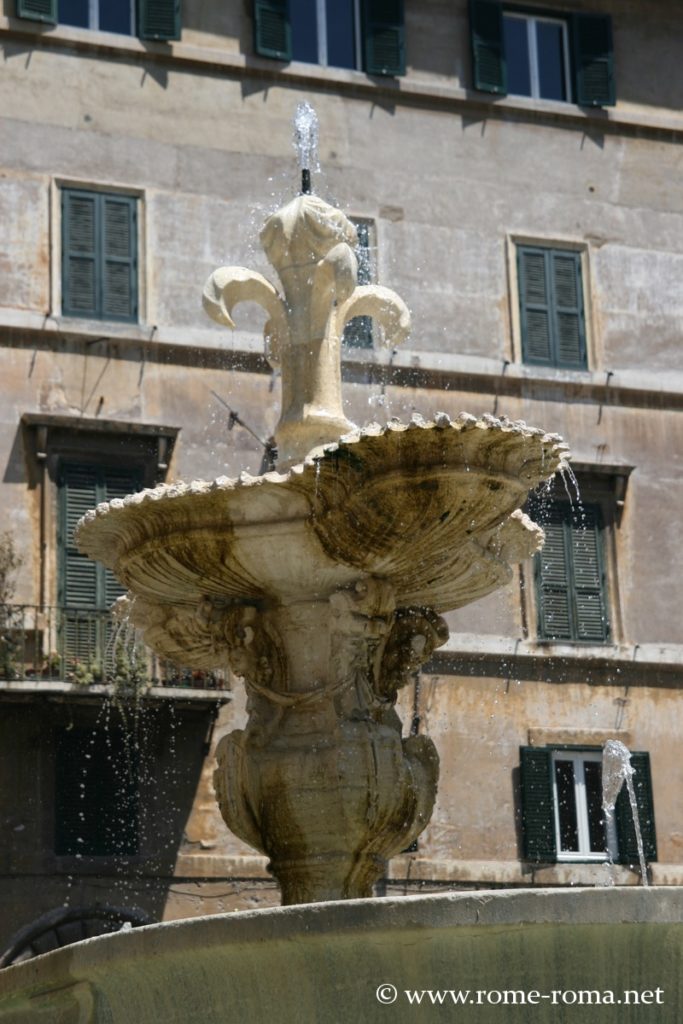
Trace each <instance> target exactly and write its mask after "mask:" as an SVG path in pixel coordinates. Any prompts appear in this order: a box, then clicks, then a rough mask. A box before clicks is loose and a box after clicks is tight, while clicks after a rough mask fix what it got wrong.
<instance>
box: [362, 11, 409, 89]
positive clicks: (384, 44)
mask: <svg viewBox="0 0 683 1024" xmlns="http://www.w3.org/2000/svg"><path fill="white" fill-rule="evenodd" d="M362 24H363V54H364V58H365V71H366V72H367V73H368V74H369V75H394V76H396V75H405V73H406V53H405V29H404V17H403V0H363V18H362Z"/></svg>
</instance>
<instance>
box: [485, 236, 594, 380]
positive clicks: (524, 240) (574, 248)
mask: <svg viewBox="0 0 683 1024" xmlns="http://www.w3.org/2000/svg"><path fill="white" fill-rule="evenodd" d="M522 248H536V249H545V250H553V251H559V252H567V253H574V254H576V255H577V256H578V259H579V265H580V273H581V286H582V291H581V297H582V304H583V332H584V338H583V343H584V351H585V358H586V365H585V366H584V367H581V368H579V367H564V366H555V365H553V364H551V363H548V364H545V363H538V362H526V361H525V359H524V339H523V326H522V295H521V290H520V285H521V282H520V274H519V251H520V249H522ZM505 260H506V268H507V281H508V316H509V343H508V352H509V358H510V361H511V362H513V363H517V364H519V365H520V366H524V367H526V368H527V369H528V370H529V371H531V372H534V373H541V374H543V373H546V372H551V373H552V374H553V377H554V378H555V375H556V374H557V373H558V371H559V372H560V373H567V374H584V375H585V374H586V373H592V372H594V371H596V370H599V369H600V366H601V363H602V358H601V346H600V335H599V330H598V326H599V321H598V319H597V316H596V309H595V304H594V301H593V296H594V294H595V289H594V281H593V259H592V252H591V249H590V246H589V244H588V243H587V242H586V241H585V240H583V239H577V238H564V239H560V238H557V236H556V235H553V236H545V235H536V234H526V233H523V232H514V233H512V234H509V235H507V236H506V238H505Z"/></svg>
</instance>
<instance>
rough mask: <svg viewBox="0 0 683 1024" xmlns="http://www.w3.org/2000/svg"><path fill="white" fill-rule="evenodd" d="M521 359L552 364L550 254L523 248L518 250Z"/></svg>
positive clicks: (540, 250) (544, 251)
mask: <svg viewBox="0 0 683 1024" xmlns="http://www.w3.org/2000/svg"><path fill="white" fill-rule="evenodd" d="M517 255H518V264H517V265H518V271H519V298H520V318H521V325H522V356H523V359H524V362H525V363H537V364H539V365H548V364H550V363H551V362H552V338H551V310H550V301H551V300H550V295H549V287H548V284H549V282H548V252H547V250H544V249H532V248H528V247H526V246H520V247H519V250H518V254H517Z"/></svg>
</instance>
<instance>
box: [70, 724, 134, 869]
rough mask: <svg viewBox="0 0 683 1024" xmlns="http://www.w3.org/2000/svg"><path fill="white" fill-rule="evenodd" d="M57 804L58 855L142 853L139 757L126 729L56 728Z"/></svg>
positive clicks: (113, 727)
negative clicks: (140, 841) (140, 850)
mask: <svg viewBox="0 0 683 1024" xmlns="http://www.w3.org/2000/svg"><path fill="white" fill-rule="evenodd" d="M54 807H55V853H56V854H58V855H62V856H63V855H66V856H69V855H71V856H76V855H80V856H91V857H104V856H130V855H132V854H136V853H138V851H139V811H140V807H139V770H138V760H137V756H136V744H135V742H134V741H132V740H131V739H130V737H128V736H127V734H126V733H125V731H124V729H123V728H120V727H117V726H114V725H112V724H109V725H107V726H106V727H102V726H93V727H92V728H87V727H83V726H72V727H71V728H68V727H67V728H63V729H58V730H56V732H55V799H54Z"/></svg>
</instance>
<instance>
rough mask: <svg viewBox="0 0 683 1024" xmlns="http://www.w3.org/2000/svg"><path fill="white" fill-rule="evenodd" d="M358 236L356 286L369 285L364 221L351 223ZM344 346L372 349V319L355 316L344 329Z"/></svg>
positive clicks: (367, 229) (367, 228) (367, 230)
mask: <svg viewBox="0 0 683 1024" xmlns="http://www.w3.org/2000/svg"><path fill="white" fill-rule="evenodd" d="M353 223H354V225H355V228H356V233H357V235H358V247H357V249H356V255H357V257H358V284H359V285H364V284H371V282H372V257H371V253H370V225H369V223H368V222H367V221H365V220H359V221H354V222H353ZM344 344H345V345H352V346H355V347H356V348H372V317H370V316H355V317H354V318H353V320H349V322H348V324H347V325H346V328H345V329H344Z"/></svg>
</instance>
